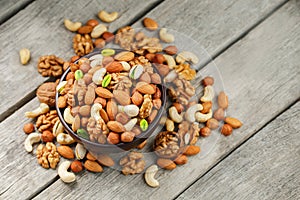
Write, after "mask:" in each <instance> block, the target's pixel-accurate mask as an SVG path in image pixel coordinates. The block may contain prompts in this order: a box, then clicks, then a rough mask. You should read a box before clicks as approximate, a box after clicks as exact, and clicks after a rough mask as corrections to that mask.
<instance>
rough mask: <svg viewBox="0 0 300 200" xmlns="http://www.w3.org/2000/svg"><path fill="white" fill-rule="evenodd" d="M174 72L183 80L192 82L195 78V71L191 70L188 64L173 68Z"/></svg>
mask: <svg viewBox="0 0 300 200" xmlns="http://www.w3.org/2000/svg"><path fill="white" fill-rule="evenodd" d="M174 69H175V71H176V72H177V73H178V75H179V77H181V78H183V79H185V80H188V81H190V80H193V79H194V78H195V77H196V70H194V69H191V67H190V64H188V63H182V64H180V65H176V66H175V67H174Z"/></svg>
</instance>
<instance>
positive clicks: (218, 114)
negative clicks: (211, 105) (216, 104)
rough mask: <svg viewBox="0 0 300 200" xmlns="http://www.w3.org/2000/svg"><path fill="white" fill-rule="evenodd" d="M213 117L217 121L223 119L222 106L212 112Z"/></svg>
mask: <svg viewBox="0 0 300 200" xmlns="http://www.w3.org/2000/svg"><path fill="white" fill-rule="evenodd" d="M214 118H215V119H216V120H218V121H221V120H224V119H225V112H224V109H223V108H218V109H217V110H216V111H215V112H214Z"/></svg>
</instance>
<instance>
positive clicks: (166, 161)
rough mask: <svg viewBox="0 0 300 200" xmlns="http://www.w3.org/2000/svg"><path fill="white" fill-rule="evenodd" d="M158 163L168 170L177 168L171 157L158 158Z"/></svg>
mask: <svg viewBox="0 0 300 200" xmlns="http://www.w3.org/2000/svg"><path fill="white" fill-rule="evenodd" d="M156 164H157V165H158V166H159V167H160V168H163V169H166V170H173V169H175V168H176V164H175V163H174V162H173V161H172V160H170V159H165V158H159V159H157V161H156Z"/></svg>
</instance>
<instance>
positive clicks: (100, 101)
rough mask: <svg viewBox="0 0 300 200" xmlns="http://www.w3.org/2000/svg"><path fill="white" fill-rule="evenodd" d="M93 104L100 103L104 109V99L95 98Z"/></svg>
mask: <svg viewBox="0 0 300 200" xmlns="http://www.w3.org/2000/svg"><path fill="white" fill-rule="evenodd" d="M94 103H100V104H101V105H102V107H103V108H104V107H105V106H106V99H104V98H102V97H97V98H96V99H95V100H94Z"/></svg>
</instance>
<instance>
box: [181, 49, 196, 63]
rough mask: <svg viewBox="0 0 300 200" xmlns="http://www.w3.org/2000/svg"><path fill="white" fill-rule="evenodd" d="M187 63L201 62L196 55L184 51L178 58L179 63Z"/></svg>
mask: <svg viewBox="0 0 300 200" xmlns="http://www.w3.org/2000/svg"><path fill="white" fill-rule="evenodd" d="M186 61H188V62H192V63H193V64H197V63H198V62H199V59H198V57H197V56H196V55H195V54H194V53H192V52H190V51H182V52H180V53H179V54H178V55H177V56H176V62H177V63H179V64H182V63H184V62H186Z"/></svg>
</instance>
